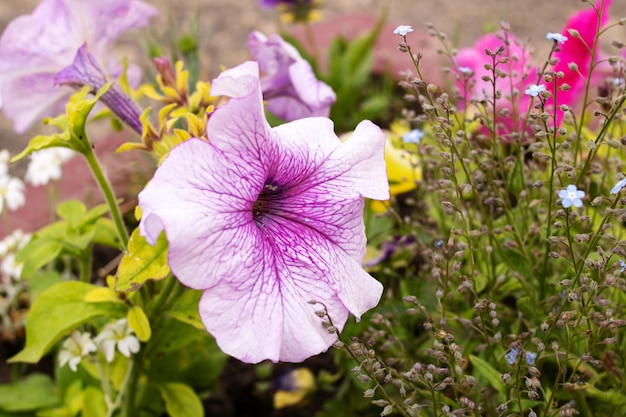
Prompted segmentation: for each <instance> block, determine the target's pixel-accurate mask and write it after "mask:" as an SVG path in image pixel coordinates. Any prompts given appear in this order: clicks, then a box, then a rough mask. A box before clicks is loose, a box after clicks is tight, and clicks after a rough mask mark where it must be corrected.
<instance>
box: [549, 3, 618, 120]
mask: <svg viewBox="0 0 626 417" xmlns="http://www.w3.org/2000/svg"><path fill="white" fill-rule="evenodd" d="M610 6H611V0H598V1H597V2H596V4H595V8H588V9H586V10H583V11H580V12H578V13H576V14H575V15H573V16H571V17H570V18H569V20H568V21H567V23H566V24H565V26H564V27H563V30H561V34H562V35H564V36H567V37H568V40H567V41H566V42H565V43H564V44H563V45H560V46H559V51H557V52H555V53H554V55H553V56H554V58H557V59H558V62H557V64H556V65H555V66H554V71H555V72H558V71H562V72H563V74H564V78H561V79H558V80H557V84H558V86H561V85H563V84H568V85H569V86H570V89H569V90H568V91H561V90H559V91H557V92H556V95H557V100H556V101H557V105H561V104H567V105H569V106H571V107H574V106H576V105H577V104H580V103H578V102H579V101H580V100H581V99H582V98H583V97H584V92H585V83H586V81H587V77H588V76H589V71H590V69H591V64H592V62H591V49H592V48H593V47H594V44H595V43H596V33H597V31H598V26H599V27H602V26H604V25H605V24H606V22H607V21H608V18H609V8H610ZM596 9H597V10H596ZM570 29H573V30H576V31H577V32H578V34H579V37H574V36H572V35H571V34H570V33H569V30H570ZM596 48H597V50H596V55H595V61H594V63H598V62H599V61H601V60H603V59H605V57H603V56H602V53H601V52H600V49H599V47H598V46H596ZM570 63H574V64H576V66H577V67H578V72H576V71H574V70H571V69H570V68H569V65H570ZM600 65H602V66H605V67H606V68H596V69H595V70H594V72H593V73H592V79H591V84H592V85H591V86H590V88H591V89H593V88H595V87H597V86H598V85H599V84H600V83H602V82H604V81H605V78H606V75H607V73H608V72H612V70H611V68H610V65H609V64H608V63H602V64H600ZM579 72H580V74H579ZM594 75H595V76H594ZM546 87H547V88H548V91H550V93H552V94H554V93H555V92H554V85H553V84H547V86H546ZM551 103H553V100H552V99H549V100H548V102H547V104H551ZM558 113H559V118H560V115H561V113H562V112H560V111H559V112H558Z"/></svg>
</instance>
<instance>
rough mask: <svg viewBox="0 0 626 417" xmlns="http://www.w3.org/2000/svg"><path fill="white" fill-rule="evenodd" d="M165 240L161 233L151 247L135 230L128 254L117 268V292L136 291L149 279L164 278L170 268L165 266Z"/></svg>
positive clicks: (163, 234) (137, 229) (131, 237)
mask: <svg viewBox="0 0 626 417" xmlns="http://www.w3.org/2000/svg"><path fill="white" fill-rule="evenodd" d="M167 247H168V245H167V239H166V237H165V233H161V235H160V236H159V238H158V239H157V241H156V244H155V245H154V246H152V245H151V244H149V243H148V241H146V238H144V237H143V236H141V235H140V234H139V228H136V229H135V230H134V231H133V233H132V234H131V236H130V240H129V242H128V253H126V254H125V255H124V257H123V258H122V260H121V262H120V265H119V266H118V268H117V279H116V282H115V289H116V290H117V291H136V290H138V289H139V288H141V286H142V285H143V284H144V283H145V282H146V281H147V280H150V279H153V280H159V279H163V278H165V277H166V276H167V275H168V274H169V272H170V268H169V266H168V265H167Z"/></svg>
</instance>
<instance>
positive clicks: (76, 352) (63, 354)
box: [59, 331, 97, 372]
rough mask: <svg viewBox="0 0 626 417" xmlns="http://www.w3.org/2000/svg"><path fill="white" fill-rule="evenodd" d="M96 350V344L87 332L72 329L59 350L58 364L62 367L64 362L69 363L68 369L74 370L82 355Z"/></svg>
mask: <svg viewBox="0 0 626 417" xmlns="http://www.w3.org/2000/svg"><path fill="white" fill-rule="evenodd" d="M96 350H97V349H96V345H95V343H94V342H93V340H91V335H90V334H89V333H81V332H79V331H74V332H72V334H71V335H70V337H68V338H67V339H65V341H64V342H63V349H61V351H60V352H59V365H60V366H61V367H63V366H65V364H69V367H70V369H71V370H72V371H74V372H76V369H77V367H78V364H79V363H80V361H81V360H82V359H83V357H84V356H87V355H89V354H90V353H91V352H95V351H96Z"/></svg>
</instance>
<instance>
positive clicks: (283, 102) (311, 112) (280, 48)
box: [248, 31, 336, 121]
mask: <svg viewBox="0 0 626 417" xmlns="http://www.w3.org/2000/svg"><path fill="white" fill-rule="evenodd" d="M248 49H250V52H252V56H253V57H254V60H255V61H257V62H258V63H259V68H260V70H261V73H262V78H261V88H262V90H263V98H265V100H267V107H268V109H269V110H270V111H271V112H272V113H274V114H275V115H276V116H278V117H280V118H281V119H283V120H286V121H292V120H297V119H302V118H304V117H311V116H323V117H328V114H329V113H330V106H332V105H333V103H334V102H335V100H336V96H335V93H334V91H333V90H332V88H330V86H328V85H327V84H326V83H324V82H322V81H320V80H318V79H317V78H316V77H315V73H314V72H313V68H311V65H310V64H309V63H308V62H307V61H306V60H304V59H303V58H302V57H301V56H300V54H299V53H298V51H297V50H296V48H294V47H293V46H292V45H290V44H289V43H287V42H285V41H284V40H283V38H281V37H280V36H279V35H271V36H269V37H267V36H265V35H264V34H262V33H260V32H256V31H255V32H252V33H250V35H249V36H248Z"/></svg>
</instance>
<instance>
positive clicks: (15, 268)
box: [0, 253, 24, 281]
mask: <svg viewBox="0 0 626 417" xmlns="http://www.w3.org/2000/svg"><path fill="white" fill-rule="evenodd" d="M22 268H24V263H22V262H17V261H16V260H15V253H8V254H6V255H5V257H4V259H3V260H2V264H1V265H0V270H1V271H2V274H4V276H5V277H8V278H13V279H14V280H16V281H19V279H20V277H21V275H22Z"/></svg>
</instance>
